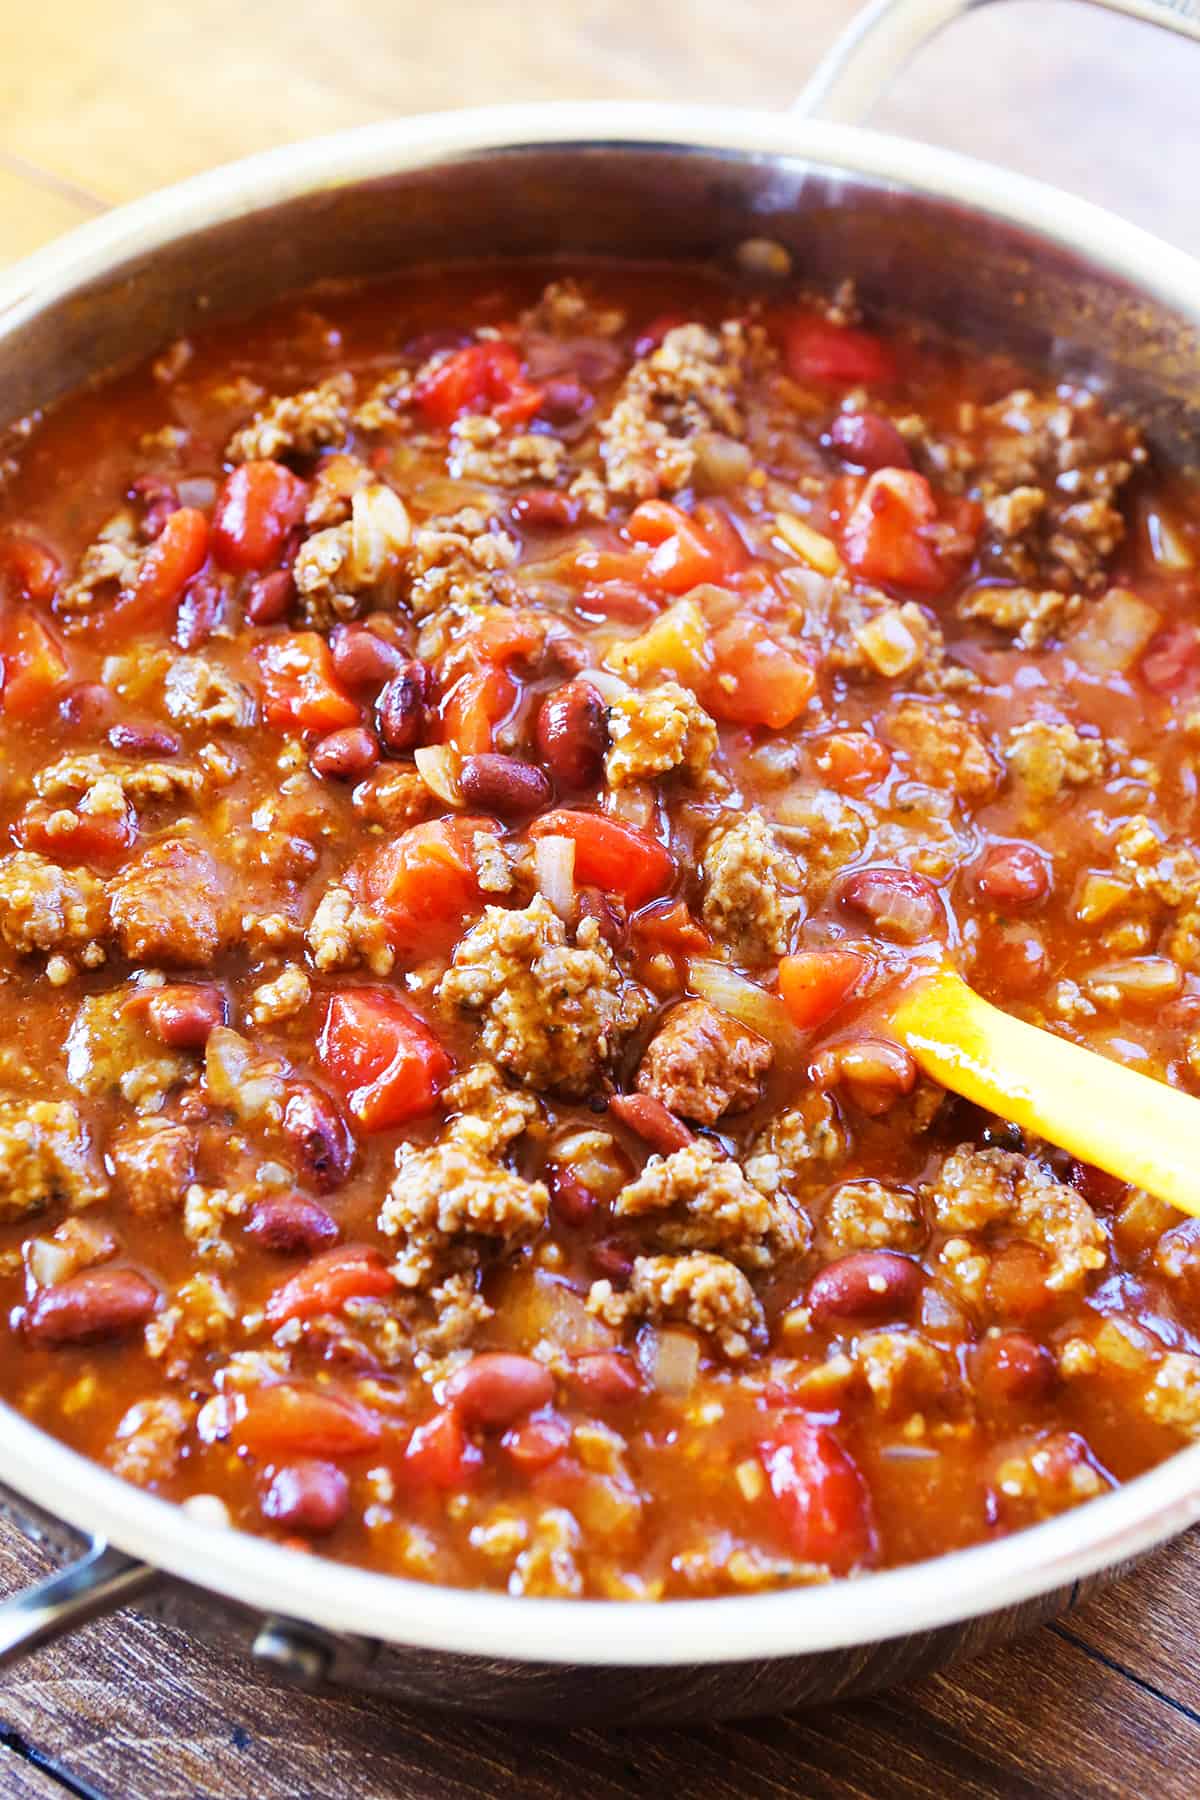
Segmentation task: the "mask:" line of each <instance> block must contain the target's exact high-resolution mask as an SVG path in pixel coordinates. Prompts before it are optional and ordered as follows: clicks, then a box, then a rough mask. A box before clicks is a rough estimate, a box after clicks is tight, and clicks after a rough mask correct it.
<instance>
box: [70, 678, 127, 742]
mask: <svg viewBox="0 0 1200 1800" xmlns="http://www.w3.org/2000/svg"><path fill="white" fill-rule="evenodd" d="M116 704H117V697H116V695H115V694H114V693H113V691H112V689H111V688H106V687H105V686H104V684H103V682H100V681H81V682H80V684H79V686H78V687H73V688H71V689H70V691H69V692H68V693H66V694H64V695H63V697H62V699H61V700H60V701H59V703H58V716H59V718H60V719H61V720H62V721H63V724H64V725H70V726H71V727H72V728H73V729H74V730H75V731H95V730H97V729H98V728H99V727H100V726H101V725H105V724H107V722H108V720H109V719H111V718H112V715H113V712H114V711H115V709H116Z"/></svg>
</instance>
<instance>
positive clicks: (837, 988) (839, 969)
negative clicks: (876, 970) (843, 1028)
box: [779, 948, 867, 1031]
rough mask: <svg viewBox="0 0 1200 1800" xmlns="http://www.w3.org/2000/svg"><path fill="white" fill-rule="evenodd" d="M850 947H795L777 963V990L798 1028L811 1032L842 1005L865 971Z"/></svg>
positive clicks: (865, 966)
mask: <svg viewBox="0 0 1200 1800" xmlns="http://www.w3.org/2000/svg"><path fill="white" fill-rule="evenodd" d="M866 971H867V964H866V959H865V958H864V957H862V956H858V955H856V953H855V952H854V951H853V950H839V949H837V948H831V949H828V950H798V951H797V952H796V954H795V955H794V956H785V957H783V959H782V960H781V962H780V964H779V992H780V994H781V996H782V998H783V1003H784V1005H785V1006H786V1007H787V1009H788V1012H789V1013H790V1014H791V1016H792V1018H793V1020H794V1021H795V1023H796V1024H797V1025H798V1026H799V1027H800V1029H801V1031H815V1030H816V1029H817V1027H818V1026H819V1025H823V1024H824V1023H825V1021H826V1019H829V1018H832V1016H833V1014H834V1013H835V1012H837V1010H838V1008H839V1007H840V1006H842V1005H844V1004H845V1002H846V1001H847V1000H848V999H849V998H850V995H851V994H852V993H853V992H854V989H855V988H856V987H857V985H858V983H859V982H860V981H861V980H862V978H863V976H864V975H865V974H866Z"/></svg>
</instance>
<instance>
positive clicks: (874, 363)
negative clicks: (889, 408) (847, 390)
mask: <svg viewBox="0 0 1200 1800" xmlns="http://www.w3.org/2000/svg"><path fill="white" fill-rule="evenodd" d="M784 359H785V361H786V362H787V366H788V370H789V373H790V374H792V375H794V376H795V378H796V380H797V381H830V382H838V383H845V384H847V385H850V384H855V383H858V382H870V383H883V382H889V381H894V380H895V379H896V359H895V357H894V356H893V354H892V352H891V350H889V348H888V346H887V345H886V344H885V343H884V342H883V340H882V338H877V337H876V336H875V335H874V333H873V332H870V331H861V330H859V329H858V328H857V327H855V326H852V325H835V324H833V322H832V321H831V320H829V319H823V318H822V317H821V315H820V314H819V313H812V312H804V313H798V314H796V315H794V316H793V318H792V319H791V321H790V322H789V323H788V325H787V327H786V329H785V332H784Z"/></svg>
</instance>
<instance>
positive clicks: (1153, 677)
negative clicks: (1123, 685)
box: [1141, 621, 1200, 694]
mask: <svg viewBox="0 0 1200 1800" xmlns="http://www.w3.org/2000/svg"><path fill="white" fill-rule="evenodd" d="M1198 662H1200V635H1197V632H1196V627H1195V626H1194V625H1188V624H1185V623H1183V622H1182V621H1180V622H1179V623H1177V624H1175V625H1168V626H1167V628H1166V630H1165V631H1160V632H1159V633H1158V635H1157V636H1156V637H1153V638H1151V640H1150V643H1149V645H1148V647H1147V649H1146V653H1145V655H1144V656H1143V657H1142V665H1141V667H1142V680H1143V681H1144V682H1145V684H1146V686H1147V687H1148V688H1150V689H1151V690H1152V691H1153V692H1154V693H1156V694H1173V693H1174V692H1175V691H1176V689H1178V688H1181V687H1182V686H1183V684H1184V682H1185V681H1186V680H1187V679H1188V677H1189V676H1190V675H1191V674H1193V672H1194V671H1195V669H1196V665H1197V663H1198Z"/></svg>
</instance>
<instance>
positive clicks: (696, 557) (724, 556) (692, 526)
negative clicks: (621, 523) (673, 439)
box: [626, 500, 746, 594]
mask: <svg viewBox="0 0 1200 1800" xmlns="http://www.w3.org/2000/svg"><path fill="white" fill-rule="evenodd" d="M626 529H627V531H628V532H629V535H630V537H631V538H632V539H633V541H634V543H635V544H644V545H649V546H651V547H652V549H651V554H650V556H649V557H648V558H646V559H645V561H644V562H643V564H642V569H641V573H642V576H643V579H644V580H645V581H646V582H647V583H648V584H649V585H651V586H653V587H657V588H661V589H663V590H664V592H666V593H668V594H686V593H687V592H689V590H690V589H692V588H694V587H699V585H700V584H701V582H706V581H708V582H720V581H721V580H723V579H724V577H725V576H726V575H727V574H729V573H730V572H731V571H732V570H733V569H734V568H738V567H740V566H741V564H742V563H743V562H744V561H745V560H746V553H745V548H744V546H743V545H742V542H741V539H740V538H739V537H738V535H737V533H736V532H735V531H734V529H733V527H732V525H730V524H729V521H728V520H727V519H726V518H725V517H724V516H723V515H722V514H721V513H718V512H717V511H716V509H715V508H713V507H709V508H707V509H705V511H704V512H703V513H701V512H700V511H699V510H698V511H697V514H696V516H694V517H693V516H692V515H690V514H688V513H685V512H684V511H683V509H682V507H679V506H673V505H672V504H671V503H670V501H668V500H643V501H642V503H641V505H640V506H637V507H635V508H634V510H633V512H632V513H631V514H630V515H629V523H628V525H627V526H626ZM635 566H636V565H635Z"/></svg>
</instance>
